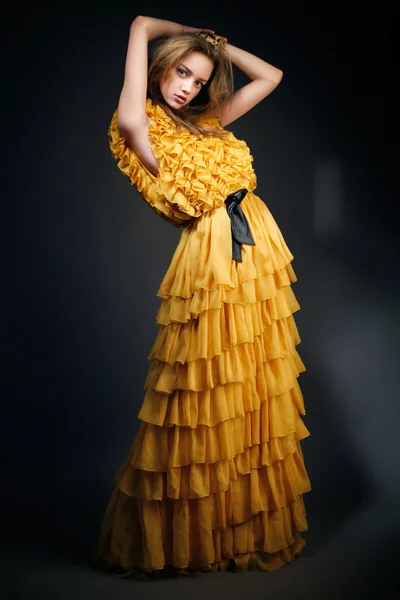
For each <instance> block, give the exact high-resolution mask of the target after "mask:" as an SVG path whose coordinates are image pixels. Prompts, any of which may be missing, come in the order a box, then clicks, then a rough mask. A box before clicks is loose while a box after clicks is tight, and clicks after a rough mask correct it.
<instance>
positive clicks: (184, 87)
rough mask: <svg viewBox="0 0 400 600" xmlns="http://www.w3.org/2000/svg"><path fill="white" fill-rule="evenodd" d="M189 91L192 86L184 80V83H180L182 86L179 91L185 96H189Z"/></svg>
mask: <svg viewBox="0 0 400 600" xmlns="http://www.w3.org/2000/svg"><path fill="white" fill-rule="evenodd" d="M191 89H192V84H191V82H190V81H187V80H186V81H184V82H183V83H182V86H181V90H182V92H184V93H185V94H187V95H189V94H190V91H191Z"/></svg>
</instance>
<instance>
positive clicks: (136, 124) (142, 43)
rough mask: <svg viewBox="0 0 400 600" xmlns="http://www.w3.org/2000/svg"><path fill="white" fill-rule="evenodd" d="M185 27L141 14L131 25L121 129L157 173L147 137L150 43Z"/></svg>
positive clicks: (120, 106)
mask: <svg viewBox="0 0 400 600" xmlns="http://www.w3.org/2000/svg"><path fill="white" fill-rule="evenodd" d="M182 29H183V26H182V25H179V24H178V23H173V22H172V21H164V20H162V19H156V18H153V17H144V16H142V15H139V16H138V17H136V18H135V19H134V21H133V22H132V24H131V26H130V32H129V41H128V49H127V53H126V60H125V74H124V83H123V86H122V90H121V95H120V98H119V103H118V128H119V130H120V131H121V133H122V135H123V136H124V137H125V138H126V139H127V140H128V142H129V144H130V146H131V147H132V149H133V151H134V152H135V153H136V154H137V156H138V157H139V159H140V160H141V161H142V162H143V164H144V165H145V166H146V167H147V168H148V169H149V170H150V171H152V172H153V173H155V174H157V172H158V163H157V160H156V158H155V156H154V154H153V152H152V150H151V146H150V142H149V139H148V137H147V136H148V127H149V126H148V117H147V114H146V93H147V69H148V43H149V41H150V40H152V39H155V38H157V37H161V36H164V35H171V34H173V33H177V32H179V31H182Z"/></svg>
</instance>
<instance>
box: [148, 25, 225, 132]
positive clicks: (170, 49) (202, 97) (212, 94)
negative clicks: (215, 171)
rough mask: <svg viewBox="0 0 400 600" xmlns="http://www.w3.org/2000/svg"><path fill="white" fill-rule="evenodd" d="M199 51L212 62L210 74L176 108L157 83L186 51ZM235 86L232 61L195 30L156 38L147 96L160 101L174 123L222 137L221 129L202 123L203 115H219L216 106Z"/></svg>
mask: <svg viewBox="0 0 400 600" xmlns="http://www.w3.org/2000/svg"><path fill="white" fill-rule="evenodd" d="M193 51H196V52H200V53H201V54H204V55H205V56H207V57H208V58H210V59H211V61H212V62H213V64H214V68H213V70H212V73H211V77H210V79H209V80H208V82H207V83H206V84H205V85H204V86H203V87H202V88H201V90H200V92H199V93H198V94H197V96H196V97H195V98H193V100H192V101H191V103H190V105H187V106H183V107H182V108H180V109H179V111H178V110H175V109H173V108H171V107H170V106H168V104H167V103H166V102H165V100H164V98H163V96H162V94H161V91H160V87H159V82H160V80H161V79H162V78H165V77H167V76H168V75H169V73H170V72H171V70H172V69H173V68H174V67H175V66H176V65H177V64H178V63H179V62H180V61H181V59H182V57H183V56H185V55H186V54H188V53H189V52H193ZM233 90H234V86H233V71H232V63H231V61H230V59H229V57H228V54H227V52H226V50H225V49H224V48H217V47H216V46H213V45H212V44H210V42H207V41H206V40H205V39H204V38H202V37H200V36H199V35H197V34H195V33H178V34H175V35H173V36H171V37H168V38H163V39H161V40H159V41H158V43H157V44H156V46H155V47H154V49H153V52H152V57H151V62H150V65H149V71H148V85H147V97H148V98H150V100H151V101H152V102H153V104H158V105H160V106H161V107H162V108H163V109H164V111H165V112H166V113H167V114H168V115H169V116H170V117H171V119H172V120H173V121H174V122H175V124H176V125H177V127H178V128H179V127H186V128H187V129H188V130H189V131H191V132H192V133H200V134H203V135H216V136H218V137H223V136H224V135H226V133H227V132H225V131H224V130H221V129H214V128H211V127H203V126H202V125H201V119H200V118H201V117H202V116H207V115H210V116H218V107H219V106H220V105H221V103H222V102H223V101H225V100H227V99H228V98H230V96H232V94H233Z"/></svg>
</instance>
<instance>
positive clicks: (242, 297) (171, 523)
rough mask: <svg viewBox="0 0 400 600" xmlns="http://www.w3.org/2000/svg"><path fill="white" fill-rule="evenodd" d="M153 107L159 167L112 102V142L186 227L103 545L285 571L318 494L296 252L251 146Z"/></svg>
mask: <svg viewBox="0 0 400 600" xmlns="http://www.w3.org/2000/svg"><path fill="white" fill-rule="evenodd" d="M147 113H148V116H149V119H150V126H149V139H150V141H151V144H152V149H153V152H154V154H155V155H156V157H157V158H158V160H159V174H158V176H157V177H156V176H154V175H153V174H152V173H150V172H149V171H148V170H147V169H146V168H145V167H144V166H143V165H142V164H141V163H140V161H139V160H138V159H137V157H136V156H135V154H134V153H133V152H132V150H131V149H130V147H129V145H128V144H127V143H126V141H125V139H124V138H123V136H121V134H120V133H119V131H118V127H117V113H116V112H115V113H114V115H113V118H112V122H111V125H110V129H109V139H110V148H111V151H112V154H113V156H114V158H115V159H116V161H117V164H118V167H119V168H120V169H121V171H122V173H124V175H125V176H127V177H128V178H129V179H130V181H131V183H132V184H133V185H134V186H135V187H136V188H137V189H138V191H139V193H140V195H141V196H142V197H143V198H144V199H145V200H146V202H148V204H149V205H150V206H151V208H152V209H153V210H155V211H156V212H157V214H159V215H160V216H162V217H163V218H166V219H167V220H168V221H170V222H172V223H173V224H174V225H177V226H184V229H183V231H182V235H181V238H180V241H179V244H178V247H177V249H176V251H175V253H174V255H173V257H172V260H171V263H170V266H169V268H168V270H167V272H166V274H165V277H164V278H163V280H162V282H161V284H160V288H159V290H158V295H159V296H160V298H161V305H160V308H159V311H158V314H157V322H158V324H159V333H158V335H157V338H156V340H155V342H154V345H153V348H152V349H151V352H150V354H149V357H148V358H149V360H150V361H151V362H150V367H149V371H148V376H147V379H146V381H145V395H144V400H143V403H142V406H141V408H140V410H139V414H138V418H139V419H140V420H141V424H140V428H139V432H138V435H137V436H136V439H135V440H134V443H133V446H132V449H131V452H130V453H129V456H128V457H127V459H126V461H125V463H124V464H123V465H122V467H121V469H120V470H119V472H118V474H117V476H116V482H115V483H116V485H115V488H114V491H113V493H112V495H111V498H110V500H109V503H108V506H107V509H106V511H105V515H104V518H103V522H102V527H101V532H100V537H99V541H98V544H97V547H96V556H97V558H98V559H99V561H101V562H103V563H104V564H106V565H108V566H109V567H110V568H112V569H120V571H122V572H130V573H133V574H135V573H136V574H140V573H142V574H143V573H146V572H147V573H149V574H151V575H158V574H160V573H162V572H163V571H165V568H166V567H167V566H170V567H172V568H173V569H174V570H175V572H178V573H193V572H204V571H208V570H217V569H218V570H223V569H233V570H236V571H247V570H250V569H260V570H265V571H266V570H272V569H276V568H279V567H281V566H282V565H284V564H285V563H287V562H290V561H291V560H292V559H293V558H294V557H295V556H296V555H298V554H300V552H301V550H302V548H303V546H304V544H305V542H304V540H303V538H302V537H301V532H303V531H306V530H307V520H306V511H305V505H304V501H303V496H302V495H303V494H304V493H305V492H308V491H309V490H310V489H311V486H310V481H309V478H308V475H307V472H306V469H305V466H304V459H303V454H302V450H301V446H300V441H301V440H302V439H304V438H305V437H307V436H308V435H309V431H308V430H307V428H306V426H305V425H304V423H303V420H302V418H301V417H302V416H303V415H305V407H304V402H303V398H302V394H301V390H300V387H299V384H298V377H299V375H300V373H301V372H302V371H304V370H305V366H304V364H303V362H302V360H301V358H300V356H299V354H298V353H297V350H296V346H297V344H299V343H300V336H299V333H298V330H297V328H296V324H295V321H294V317H293V313H294V312H296V311H297V310H299V308H300V307H299V304H298V302H297V300H296V297H295V295H294V293H293V291H292V287H291V284H292V283H293V282H295V281H296V275H295V273H294V270H293V268H292V266H291V262H292V260H293V256H292V254H291V252H290V251H289V249H288V247H287V245H286V243H285V241H284V239H283V236H282V234H281V232H280V230H279V228H278V226H277V224H276V223H275V221H274V219H273V217H272V215H271V213H270V211H269V210H268V208H267V206H266V205H265V204H264V202H263V201H262V200H261V199H260V198H258V197H257V196H256V195H255V194H254V189H255V187H256V177H255V174H254V171H253V168H252V160H253V157H252V156H251V154H250V151H249V149H248V147H247V145H246V144H245V143H244V142H243V141H240V140H237V139H236V138H235V137H234V135H233V134H232V133H230V134H229V135H228V136H227V138H223V139H219V138H216V137H215V136H213V137H206V136H200V135H198V136H197V135H193V134H191V133H189V132H188V131H187V130H186V129H182V130H181V131H180V132H179V131H176V129H175V126H174V124H173V122H172V120H171V119H170V118H169V117H168V116H167V115H166V113H165V112H164V111H163V109H162V108H161V107H159V106H154V105H153V104H152V103H151V102H150V101H149V100H148V101H147ZM210 124H211V123H210ZM212 125H213V126H214V127H220V124H219V122H218V121H217V120H215V119H214V120H213V122H212ZM243 187H245V188H247V189H248V190H249V193H248V194H247V196H246V197H245V198H244V200H243V201H242V204H241V206H242V208H243V211H244V213H245V215H246V217H247V220H248V222H249V225H250V228H251V231H252V234H253V237H254V240H255V242H256V245H255V246H246V245H243V247H242V248H243V249H242V257H243V261H242V262H236V261H234V260H232V241H231V228H230V219H229V216H228V214H227V211H226V207H225V204H224V200H225V198H226V197H227V196H228V194H230V193H233V192H235V191H237V190H238V189H240V188H243Z"/></svg>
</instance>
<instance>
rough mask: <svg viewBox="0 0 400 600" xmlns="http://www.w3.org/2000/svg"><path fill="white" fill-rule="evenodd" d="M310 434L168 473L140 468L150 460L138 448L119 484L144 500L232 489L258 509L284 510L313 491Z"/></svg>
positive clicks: (300, 432)
mask: <svg viewBox="0 0 400 600" xmlns="http://www.w3.org/2000/svg"><path fill="white" fill-rule="evenodd" d="M308 435H309V432H308V430H307V429H306V427H305V426H304V425H303V426H302V427H301V426H300V427H299V429H298V430H297V431H296V432H295V433H293V434H289V435H288V436H286V437H285V438H277V439H275V440H271V441H270V442H266V443H262V444H259V445H257V446H252V447H251V448H246V449H245V450H244V452H243V453H242V454H238V455H236V456H235V457H234V458H232V459H230V460H219V461H218V462H213V463H202V464H199V463H189V464H186V465H185V466H183V467H174V468H169V469H167V470H166V471H164V472H162V471H157V472H156V471H149V470H143V469H142V468H137V467H136V466H135V463H137V462H139V463H140V462H148V461H146V460H145V461H141V460H140V457H139V458H138V456H137V455H135V453H134V452H133V453H132V456H131V457H130V458H128V460H127V461H126V463H125V465H124V466H123V468H122V469H121V470H120V471H119V473H118V475H117V477H116V483H117V486H118V488H119V489H120V490H121V491H122V492H124V493H125V494H127V495H128V496H135V497H138V498H143V499H145V500H163V499H165V498H173V499H176V500H182V499H195V498H205V497H207V496H210V495H211V494H217V493H219V492H227V493H230V494H238V496H235V497H239V498H248V501H249V502H250V504H251V506H252V507H254V506H259V507H260V508H258V509H257V510H272V509H276V508H282V507H283V506H286V504H288V503H289V502H293V500H295V499H297V498H298V496H299V495H300V494H303V493H305V492H307V491H309V489H310V481H309V478H308V475H307V472H306V469H305V466H304V461H303V456H302V454H301V453H300V446H299V444H298V442H299V441H300V440H301V439H304V438H305V437H307V436H308ZM135 459H136V460H135ZM184 460H185V459H184ZM186 461H187V459H186ZM160 462H163V461H160ZM176 462H178V460H176ZM145 468H146V469H147V467H145ZM255 512H257V511H255Z"/></svg>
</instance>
